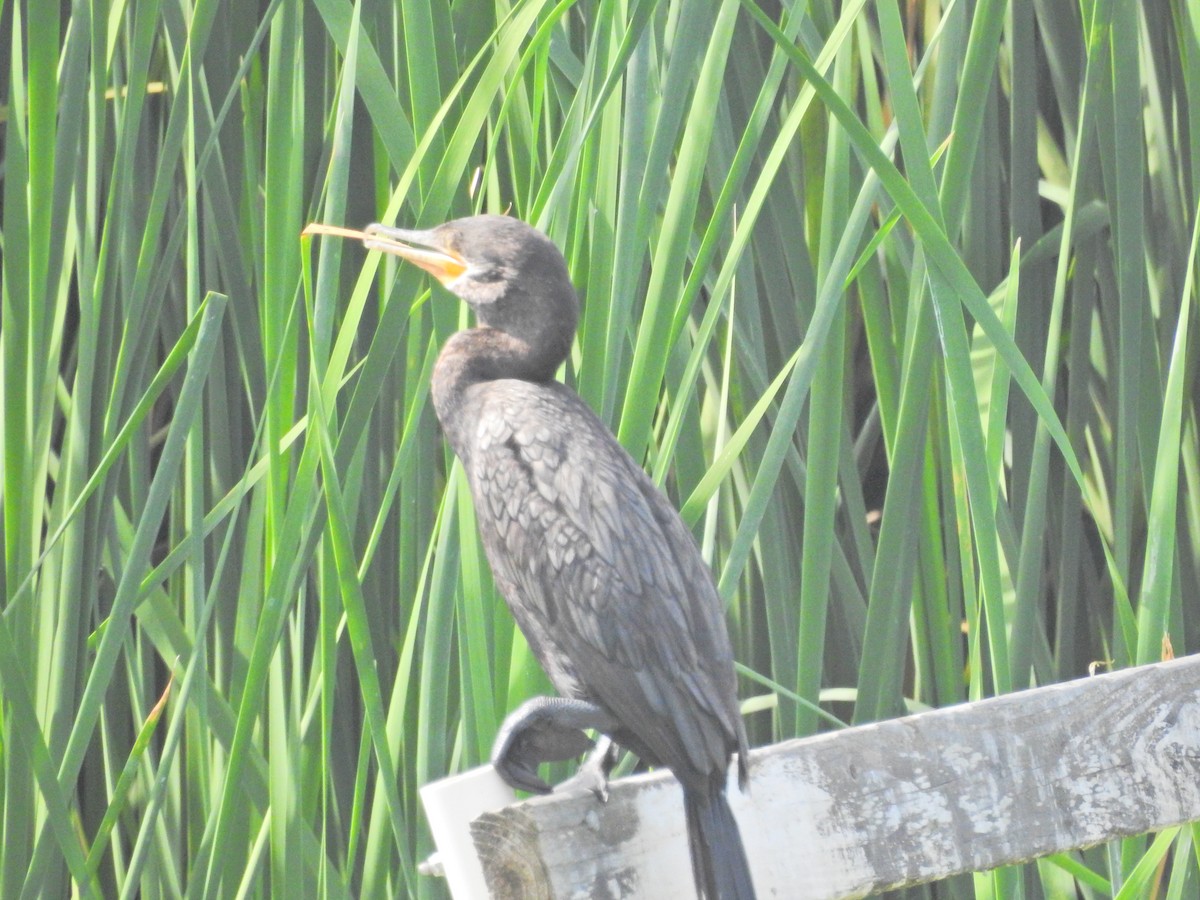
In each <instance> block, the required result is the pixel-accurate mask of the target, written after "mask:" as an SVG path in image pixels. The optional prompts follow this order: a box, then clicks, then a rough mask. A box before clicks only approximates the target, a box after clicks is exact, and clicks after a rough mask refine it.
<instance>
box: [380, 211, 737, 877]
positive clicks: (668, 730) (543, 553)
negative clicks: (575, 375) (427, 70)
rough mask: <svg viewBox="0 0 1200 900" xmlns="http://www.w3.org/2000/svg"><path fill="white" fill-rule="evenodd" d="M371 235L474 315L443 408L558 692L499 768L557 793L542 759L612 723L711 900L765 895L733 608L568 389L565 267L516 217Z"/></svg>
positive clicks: (445, 368)
mask: <svg viewBox="0 0 1200 900" xmlns="http://www.w3.org/2000/svg"><path fill="white" fill-rule="evenodd" d="M367 231H368V233H369V234H371V235H373V236H375V237H374V238H373V239H371V240H368V241H367V246H368V247H372V248H374V249H381V250H385V251H387V252H391V253H395V254H396V255H398V256H401V257H403V258H405V259H407V260H409V261H411V262H413V263H415V264H417V265H419V266H421V267H422V268H424V269H426V270H427V271H429V272H431V273H432V274H434V275H435V276H436V277H437V278H438V279H439V280H440V281H441V282H442V283H443V284H444V285H445V286H446V287H447V288H448V289H449V290H450V291H452V292H453V293H455V294H457V295H458V296H459V297H461V298H462V299H463V300H465V301H466V302H467V303H468V304H470V306H471V307H472V309H473V310H474V311H475V313H476V315H477V317H478V320H479V327H477V328H472V329H469V330H466V331H460V332H458V333H457V334H455V335H453V336H452V337H451V338H450V340H449V341H447V342H446V345H445V347H444V348H443V350H442V353H441V355H440V356H439V357H438V360H437V364H436V366H435V367H434V372H433V388H432V390H433V402H434V406H435V408H436V410H437V415H438V419H439V421H440V422H441V424H442V428H443V429H444V431H445V434H446V437H447V439H448V440H449V442H450V445H451V447H453V449H454V452H455V453H456V454H457V455H458V457H459V459H460V460H462V464H463V467H464V468H465V470H466V473H467V477H468V479H469V481H470V485H471V492H472V495H473V497H474V500H475V510H476V518H477V519H478V522H479V529H480V532H481V535H482V538H483V544H484V547H485V549H486V552H487V556H488V561H489V562H490V563H491V566H492V571H493V573H494V576H495V579H496V583H497V585H498V586H499V588H500V590H501V592H502V593H503V595H504V597H505V598H506V599H507V601H508V604H509V607H510V608H511V609H512V612H513V615H514V617H515V618H516V620H517V624H518V625H519V626H520V628H521V630H522V631H523V632H524V634H525V636H526V638H527V639H528V641H529V644H530V646H531V648H532V649H533V651H534V653H535V654H536V656H537V658H538V660H539V662H540V663H541V664H542V666H543V667H544V668H545V670H546V673H547V674H548V675H549V677H550V680H551V681H552V682H553V684H554V686H555V688H556V689H557V690H558V691H559V692H560V694H561V695H562V699H557V698H556V699H546V698H542V699H540V700H538V701H531V702H530V703H529V704H526V706H525V707H523V708H522V709H520V710H518V711H517V712H516V713H514V714H513V715H512V716H510V717H509V720H508V721H506V722H505V725H504V728H503V729H502V731H501V735H500V737H499V738H498V740H497V749H496V752H495V753H494V762H495V763H496V767H497V769H498V770H499V771H500V772H501V774H502V775H503V776H504V777H505V778H506V780H508V781H509V782H510V783H512V784H514V785H515V786H517V787H522V788H525V789H527V790H549V786H548V785H546V784H545V782H543V781H542V780H541V779H540V778H539V777H538V776H537V772H536V769H537V765H538V763H539V762H542V761H544V760H548V759H563V758H567V757H570V756H575V755H578V754H579V753H580V752H582V750H583V749H585V748H586V747H587V746H589V745H590V741H588V740H587V739H586V736H585V735H583V733H582V731H581V729H582V728H597V729H598V730H600V731H602V732H604V733H606V734H608V735H609V736H610V737H612V738H613V739H614V740H615V741H616V742H617V743H619V744H621V745H623V746H626V747H628V748H630V749H631V750H633V751H634V752H635V753H637V754H638V755H639V756H641V757H642V758H644V759H646V760H648V761H650V762H652V763H658V764H662V765H665V766H667V767H669V768H670V769H671V770H672V771H673V772H674V773H675V776H676V777H677V778H678V779H679V782H680V783H681V784H682V786H683V790H684V799H685V806H686V811H687V822H688V837H689V843H690V846H691V851H692V867H693V871H694V873H695V876H696V882H697V886H698V887H699V889H700V890H701V892H702V893H703V894H704V895H705V896H706V897H709V898H718V897H719V898H728V897H734V898H749V897H753V896H754V890H753V886H752V884H751V881H750V875H749V871H748V868H747V865H746V859H745V853H744V850H743V848H742V843H741V839H740V837H739V834H738V830H737V825H736V823H735V822H734V820H733V817H732V814H731V813H730V810H729V806H728V804H727V802H726V799H725V783H726V772H727V770H728V767H729V761H730V756H731V754H732V753H733V752H735V751H737V752H738V766H739V778H740V782H741V784H742V786H743V787H744V786H745V784H746V779H747V769H746V735H745V729H744V727H743V724H742V720H741V717H740V715H739V713H738V705H737V695H736V684H735V679H734V671H733V660H732V653H731V650H730V644H729V637H728V634H727V632H726V629H725V620H724V610H723V607H722V604H721V601H720V598H719V597H718V595H717V592H716V589H715V587H714V585H713V580H712V575H711V573H710V572H709V570H708V568H707V566H705V564H704V561H703V560H702V558H701V557H700V553H699V551H698V550H697V548H696V544H695V541H694V540H693V538H692V535H691V533H690V532H689V531H688V529H687V528H686V527H685V526H684V524H683V522H682V521H681V520H680V518H679V515H678V514H677V513H676V511H675V509H674V508H673V507H672V506H671V504H670V503H669V502H668V501H667V499H666V498H665V497H664V496H663V494H662V493H661V492H660V491H659V490H658V489H657V488H656V487H655V486H654V484H653V483H652V482H651V481H650V479H649V478H648V477H647V476H646V474H645V473H644V472H643V471H642V469H641V468H640V467H639V466H638V465H637V463H635V462H634V460H633V459H632V458H631V457H630V456H629V454H628V453H626V452H625V450H624V449H623V448H622V447H621V446H620V444H618V443H617V441H616V439H615V438H614V437H613V436H612V434H611V433H610V432H609V430H608V429H607V428H606V427H605V426H604V424H603V423H602V422H601V421H600V420H599V419H598V418H597V417H596V415H595V414H594V413H593V412H592V411H591V409H589V408H588V407H587V406H586V405H585V404H584V403H583V401H582V400H580V399H579V397H578V395H576V394H575V393H574V392H573V391H571V390H570V389H569V388H567V387H566V386H564V385H562V384H560V383H559V382H557V381H555V380H554V373H555V371H556V370H557V368H558V366H559V365H560V364H561V363H562V361H563V360H564V359H565V358H566V356H567V354H568V352H569V351H570V347H571V343H572V340H573V338H574V334H575V327H576V324H577V320H578V315H579V301H578V299H577V297H576V294H575V291H574V288H573V287H572V286H571V282H570V278H569V276H568V274H567V268H566V263H565V261H564V260H563V257H562V254H561V253H560V252H559V251H558V249H557V248H556V247H555V246H554V244H553V243H552V242H551V241H550V240H549V239H548V238H546V237H545V236H544V235H542V234H541V233H540V232H538V231H536V230H535V229H533V228H531V227H530V226H528V225H526V224H524V223H523V222H520V221H518V220H516V219H512V218H508V217H504V216H474V217H472V218H467V219H459V220H456V221H453V222H448V223H446V224H445V225H441V226H439V227H437V228H434V229H432V230H430V231H420V232H415V231H404V230H400V229H392V228H385V227H383V226H378V225H372V226H370V227H369V228H368V229H367Z"/></svg>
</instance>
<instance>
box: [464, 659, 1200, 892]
mask: <svg viewBox="0 0 1200 900" xmlns="http://www.w3.org/2000/svg"><path fill="white" fill-rule="evenodd" d="M751 758H752V769H751V788H750V792H749V794H745V795H744V794H741V793H740V792H739V791H738V789H737V786H736V782H734V781H731V783H730V800H731V805H732V806H733V808H734V812H735V814H736V815H737V817H738V820H739V823H740V824H741V829H742V835H743V838H744V842H745V844H746V850H747V853H748V855H749V858H750V864H751V868H752V870H753V873H754V880H755V885H756V888H757V890H758V894H759V896H760V897H762V898H767V897H805V898H810V900H819V898H835V897H837V898H840V897H855V896H863V895H865V894H867V893H870V892H873V891H878V890H883V889H885V888H889V887H897V886H901V885H909V884H916V883H920V882H924V881H930V880H933V879H937V878H943V877H946V876H948V875H952V874H955V873H958V872H964V871H977V870H984V869H989V868H994V867H996V866H1000V865H1004V864H1008V863H1015V862H1019V861H1022V860H1027V859H1031V858H1033V857H1036V856H1041V855H1044V854H1047V853H1052V852H1056V851H1060V850H1065V849H1068V848H1073V847H1082V846H1087V845H1089V844H1095V843H1098V842H1101V841H1104V840H1108V839H1110V838H1113V837H1118V836H1123V835H1131V834H1139V833H1142V832H1146V831H1151V830H1155V829H1160V828H1163V827H1166V826H1168V825H1172V824H1177V823H1180V822H1184V821H1189V820H1194V819H1200V656H1197V657H1187V658H1183V659H1178V660H1175V661H1172V662H1167V663H1161V664H1157V665H1151V666H1143V667H1140V668H1136V669H1126V670H1123V671H1120V672H1114V673H1110V674H1105V675H1098V676H1095V677H1092V678H1086V679H1081V680H1078V681H1073V682H1067V683H1065V684H1059V685H1053V686H1050V687H1045V688H1039V689H1036V690H1031V691H1024V692H1021V693H1017V694H1009V695H1007V696H1004V697H999V698H995V699H990V700H985V701H982V702H979V703H972V704H964V705H961V706H957V707H952V708H948V709H941V710H936V711H933V712H928V713H922V714H919V715H914V716H909V717H907V718H903V719H895V720H892V721H888V722H881V723H878V724H874V725H867V726H863V727H859V728H853V729H847V730H844V731H840V732H836V733H832V734H826V735H821V736H818V737H815V738H809V739H805V740H798V741H789V742H786V743H783V744H778V745H775V746H772V747H769V748H763V749H760V750H757V751H754V752H753V753H752V757H751ZM471 829H472V833H473V834H474V838H475V846H476V849H477V850H478V853H479V859H480V862H481V863H482V868H483V872H484V876H485V878H486V880H487V883H488V888H489V891H490V892H491V893H492V895H493V896H495V897H501V898H505V897H513V898H536V897H554V898H585V897H586V898H633V897H643V898H658V897H686V896H689V895H690V893H691V887H690V885H691V870H690V866H689V863H688V856H687V840H686V836H685V832H684V820H683V810H682V801H681V797H680V793H679V790H678V786H677V785H676V784H675V782H674V780H673V779H672V778H671V777H670V774H669V773H666V772H663V773H654V774H651V775H645V776H637V777H633V778H628V779H624V780H622V781H620V782H615V783H613V784H612V786H611V797H610V800H609V802H608V803H607V804H602V803H600V802H599V801H597V800H596V798H594V797H593V796H592V795H590V794H571V795H562V796H558V795H555V796H550V797H541V798H537V799H534V800H529V801H526V802H523V803H519V804H516V805H513V806H510V807H508V808H506V809H502V810H499V811H497V812H492V813H486V814H484V815H482V816H480V817H479V818H478V819H477V820H476V821H475V822H474V823H473V824H472V826H471Z"/></svg>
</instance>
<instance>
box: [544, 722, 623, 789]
mask: <svg viewBox="0 0 1200 900" xmlns="http://www.w3.org/2000/svg"><path fill="white" fill-rule="evenodd" d="M616 761H617V745H616V744H614V743H613V742H612V739H611V738H608V737H602V738H600V740H598V741H597V742H596V747H595V749H594V750H592V752H591V753H589V754H588V757H587V759H585V760H584V761H583V763H582V764H581V765H580V766H579V771H577V772H576V773H575V774H574V775H572V776H571V777H570V778H568V779H567V780H566V781H564V782H562V783H561V784H557V785H555V786H554V793H556V794H558V793H566V792H568V791H574V790H587V791H591V792H592V793H593V794H595V795H596V799H598V800H599V801H600V802H601V803H607V802H608V773H609V772H610V771H612V767H613V766H614V765H615V764H616Z"/></svg>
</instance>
